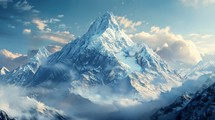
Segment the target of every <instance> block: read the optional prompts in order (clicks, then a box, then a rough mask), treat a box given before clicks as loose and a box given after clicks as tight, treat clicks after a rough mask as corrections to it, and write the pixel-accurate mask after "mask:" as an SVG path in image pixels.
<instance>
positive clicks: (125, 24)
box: [116, 16, 142, 31]
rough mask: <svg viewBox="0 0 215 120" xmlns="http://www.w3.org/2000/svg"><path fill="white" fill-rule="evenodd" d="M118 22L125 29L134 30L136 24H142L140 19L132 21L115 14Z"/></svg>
mask: <svg viewBox="0 0 215 120" xmlns="http://www.w3.org/2000/svg"><path fill="white" fill-rule="evenodd" d="M116 19H117V21H118V22H119V24H120V25H121V26H122V27H123V29H125V30H127V31H135V30H136V28H135V27H137V26H140V25H142V22H141V21H137V22H133V21H132V20H129V19H127V18H126V17H122V16H117V17H116Z"/></svg>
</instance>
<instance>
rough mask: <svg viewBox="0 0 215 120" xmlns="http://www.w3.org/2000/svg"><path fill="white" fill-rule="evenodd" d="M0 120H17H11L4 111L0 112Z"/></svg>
mask: <svg viewBox="0 0 215 120" xmlns="http://www.w3.org/2000/svg"><path fill="white" fill-rule="evenodd" d="M0 120H15V119H12V118H10V117H9V116H8V115H7V113H5V112H4V111H2V110H0Z"/></svg>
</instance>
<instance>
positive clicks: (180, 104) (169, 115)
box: [151, 93, 193, 120]
mask: <svg viewBox="0 0 215 120" xmlns="http://www.w3.org/2000/svg"><path fill="white" fill-rule="evenodd" d="M192 97H193V94H187V93H184V94H183V95H181V96H180V97H178V98H177V99H176V100H175V101H174V102H173V103H172V104H170V105H168V106H166V107H163V108H160V109H159V110H157V111H156V112H155V113H154V114H153V115H152V116H151V120H167V119H171V120H175V119H176V116H177V114H178V112H179V111H180V110H182V109H183V108H184V107H185V106H186V105H187V104H188V103H189V102H190V101H191V99H192Z"/></svg>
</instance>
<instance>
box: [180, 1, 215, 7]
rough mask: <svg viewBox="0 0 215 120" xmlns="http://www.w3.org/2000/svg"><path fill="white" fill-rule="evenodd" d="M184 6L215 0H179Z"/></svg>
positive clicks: (201, 4) (210, 3)
mask: <svg viewBox="0 0 215 120" xmlns="http://www.w3.org/2000/svg"><path fill="white" fill-rule="evenodd" d="M180 1H181V2H182V3H183V4H184V5H185V6H191V7H198V6H209V5H212V4H215V0H180Z"/></svg>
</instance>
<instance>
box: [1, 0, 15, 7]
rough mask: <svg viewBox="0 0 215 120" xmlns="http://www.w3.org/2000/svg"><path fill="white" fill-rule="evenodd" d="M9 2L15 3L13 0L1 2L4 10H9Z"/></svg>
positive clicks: (2, 0)
mask: <svg viewBox="0 0 215 120" xmlns="http://www.w3.org/2000/svg"><path fill="white" fill-rule="evenodd" d="M9 2H13V1H12V0H0V6H2V7H3V8H7V6H8V3H9Z"/></svg>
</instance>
